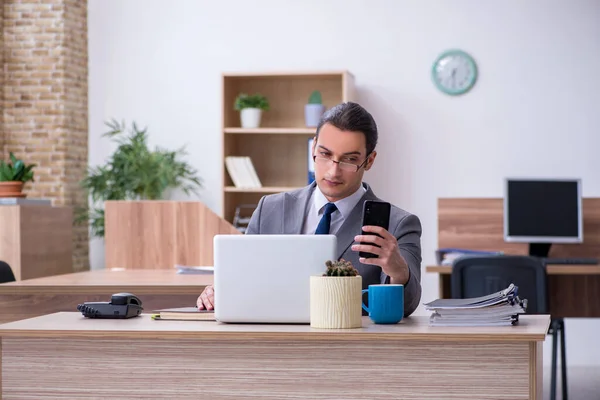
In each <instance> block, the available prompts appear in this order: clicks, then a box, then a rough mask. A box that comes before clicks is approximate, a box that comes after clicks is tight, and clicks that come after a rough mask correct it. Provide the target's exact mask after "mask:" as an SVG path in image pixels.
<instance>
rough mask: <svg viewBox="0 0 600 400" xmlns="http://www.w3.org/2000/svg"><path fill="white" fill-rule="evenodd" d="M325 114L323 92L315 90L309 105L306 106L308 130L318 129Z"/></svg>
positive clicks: (305, 117) (305, 116)
mask: <svg viewBox="0 0 600 400" xmlns="http://www.w3.org/2000/svg"><path fill="white" fill-rule="evenodd" d="M324 112H325V106H324V105H323V99H322V96H321V92H319V91H318V90H315V91H314V92H312V93H311V94H310V97H309V98H308V104H306V105H305V106H304V123H305V124H306V126H307V127H308V128H316V127H317V126H318V125H319V121H320V119H321V116H322V115H323V113H324Z"/></svg>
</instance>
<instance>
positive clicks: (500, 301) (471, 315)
mask: <svg viewBox="0 0 600 400" xmlns="http://www.w3.org/2000/svg"><path fill="white" fill-rule="evenodd" d="M517 292H518V287H517V286H515V285H514V284H512V283H511V284H510V286H509V287H508V288H506V289H504V290H501V291H499V292H496V293H492V294H489V295H487V296H481V297H473V298H467V299H437V300H434V301H432V302H430V303H426V304H425V309H426V310H427V311H431V312H432V314H431V317H430V318H429V325H430V326H503V325H509V326H510V325H515V324H517V323H518V321H519V314H524V313H525V312H526V310H527V299H523V300H521V299H520V298H519V296H517Z"/></svg>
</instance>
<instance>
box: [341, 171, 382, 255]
mask: <svg viewBox="0 0 600 400" xmlns="http://www.w3.org/2000/svg"><path fill="white" fill-rule="evenodd" d="M363 185H364V186H365V188H366V189H367V191H366V192H365V194H363V196H362V197H361V198H360V200H359V201H358V203H356V205H355V206H354V208H353V209H352V211H351V212H350V215H349V216H348V218H346V219H345V220H344V223H343V224H342V226H340V228H339V229H338V235H337V257H338V259H339V258H341V257H342V255H343V254H344V252H345V251H346V250H348V248H349V247H350V246H351V245H352V243H354V236H356V235H360V232H361V228H362V208H363V203H364V202H365V200H377V196H375V194H374V193H373V191H372V190H371V187H370V186H369V185H368V184H366V183H363Z"/></svg>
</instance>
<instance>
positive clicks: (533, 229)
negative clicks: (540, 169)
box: [504, 178, 583, 257]
mask: <svg viewBox="0 0 600 400" xmlns="http://www.w3.org/2000/svg"><path fill="white" fill-rule="evenodd" d="M504 240H505V241H506V242H522V243H523V242H524V243H529V255H531V256H535V257H548V252H549V251H550V246H551V245H552V244H553V243H581V242H583V222H582V210H581V180H580V179H528V178H507V179H506V180H505V191H504Z"/></svg>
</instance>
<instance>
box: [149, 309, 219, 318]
mask: <svg viewBox="0 0 600 400" xmlns="http://www.w3.org/2000/svg"><path fill="white" fill-rule="evenodd" d="M152 319H153V320H159V321H160V320H162V321H169V320H170V321H214V320H215V313H214V311H212V310H210V311H207V310H198V307H179V308H165V309H162V310H155V311H153V312H152Z"/></svg>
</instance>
